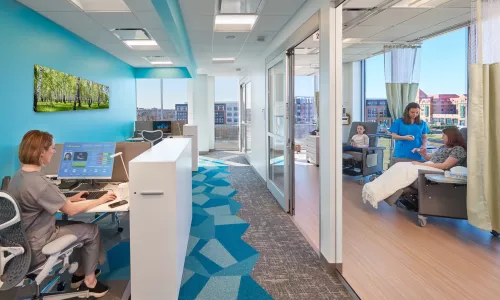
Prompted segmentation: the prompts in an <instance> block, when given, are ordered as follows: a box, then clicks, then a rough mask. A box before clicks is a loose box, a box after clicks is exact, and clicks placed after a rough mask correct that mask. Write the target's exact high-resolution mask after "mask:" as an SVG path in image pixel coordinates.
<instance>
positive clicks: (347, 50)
mask: <svg viewBox="0 0 500 300" xmlns="http://www.w3.org/2000/svg"><path fill="white" fill-rule="evenodd" d="M366 51H367V49H366V48H357V47H349V48H344V49H342V55H354V54H360V53H363V52H366Z"/></svg>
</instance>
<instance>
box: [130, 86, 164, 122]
mask: <svg viewBox="0 0 500 300" xmlns="http://www.w3.org/2000/svg"><path fill="white" fill-rule="evenodd" d="M136 83H137V91H136V93H137V110H136V119H137V121H155V120H160V119H161V115H160V113H161V79H137V82H136Z"/></svg>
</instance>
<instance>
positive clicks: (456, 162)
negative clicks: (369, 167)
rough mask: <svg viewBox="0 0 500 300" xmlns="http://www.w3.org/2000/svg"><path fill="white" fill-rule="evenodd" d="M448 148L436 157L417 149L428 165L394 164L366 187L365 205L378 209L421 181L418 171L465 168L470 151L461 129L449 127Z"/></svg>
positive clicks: (435, 153) (364, 193)
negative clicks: (398, 193) (389, 198)
mask: <svg viewBox="0 0 500 300" xmlns="http://www.w3.org/2000/svg"><path fill="white" fill-rule="evenodd" d="M442 139H443V142H444V145H443V146H441V147H439V148H438V149H437V151H436V152H434V153H433V154H432V155H429V154H428V153H427V150H425V149H415V151H416V152H418V153H419V154H420V155H421V156H422V157H423V158H424V159H425V160H426V162H418V161H413V162H400V163H396V164H394V165H393V166H392V167H390V168H389V169H388V170H387V171H385V172H384V173H383V174H382V175H381V176H379V177H378V178H377V179H375V180H374V181H373V182H370V183H367V184H365V185H364V186H363V194H362V197H363V202H365V203H366V202H370V204H372V205H373V207H375V208H377V206H378V202H380V201H382V200H384V199H386V198H388V197H390V196H391V195H392V194H394V193H395V192H396V191H398V190H399V189H402V188H405V187H407V186H409V185H411V184H412V183H413V182H414V181H415V180H417V178H418V170H420V169H426V170H433V171H441V172H443V170H449V169H451V168H452V167H454V166H465V164H466V161H467V152H466V149H467V148H466V145H465V141H464V138H463V136H462V134H461V133H460V131H459V130H458V128H456V127H452V128H446V129H444V130H443V136H442Z"/></svg>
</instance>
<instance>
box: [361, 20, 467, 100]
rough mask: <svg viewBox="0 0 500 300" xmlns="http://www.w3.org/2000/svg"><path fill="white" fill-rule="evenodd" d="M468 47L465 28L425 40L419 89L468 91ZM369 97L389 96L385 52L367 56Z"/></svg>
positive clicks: (446, 91)
mask: <svg viewBox="0 0 500 300" xmlns="http://www.w3.org/2000/svg"><path fill="white" fill-rule="evenodd" d="M467 47H468V46H467V29H466V28H464V29H460V30H457V31H454V32H451V33H448V34H445V35H442V36H438V37H436V38H433V39H431V40H427V41H424V42H423V44H422V50H421V51H422V52H421V70H420V85H419V87H420V89H422V91H424V92H425V93H426V94H454V93H455V94H465V93H466V90H467ZM366 98H383V99H385V98H386V94H385V79H384V56H383V55H378V56H375V57H372V58H369V59H367V60H366Z"/></svg>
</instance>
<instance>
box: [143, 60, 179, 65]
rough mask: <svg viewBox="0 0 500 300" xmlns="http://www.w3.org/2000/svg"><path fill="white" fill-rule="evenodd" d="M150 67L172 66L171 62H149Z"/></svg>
mask: <svg viewBox="0 0 500 300" xmlns="http://www.w3.org/2000/svg"><path fill="white" fill-rule="evenodd" d="M149 63H150V64H152V65H171V64H173V63H172V62H171V61H150V62H149Z"/></svg>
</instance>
